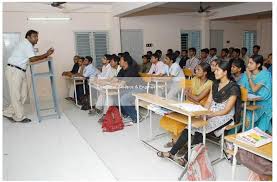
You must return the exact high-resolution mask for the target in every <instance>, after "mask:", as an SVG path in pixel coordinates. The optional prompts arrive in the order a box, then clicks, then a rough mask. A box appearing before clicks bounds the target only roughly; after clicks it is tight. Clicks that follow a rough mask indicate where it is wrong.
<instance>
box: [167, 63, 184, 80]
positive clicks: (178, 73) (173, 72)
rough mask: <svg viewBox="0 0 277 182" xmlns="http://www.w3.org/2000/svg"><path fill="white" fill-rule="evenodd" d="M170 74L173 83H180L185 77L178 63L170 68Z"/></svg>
mask: <svg viewBox="0 0 277 182" xmlns="http://www.w3.org/2000/svg"><path fill="white" fill-rule="evenodd" d="M168 73H169V76H173V79H172V80H173V81H180V78H182V77H185V75H184V72H183V70H182V69H181V67H180V65H179V64H177V63H176V62H175V63H173V64H172V65H171V66H170V68H169V70H168Z"/></svg>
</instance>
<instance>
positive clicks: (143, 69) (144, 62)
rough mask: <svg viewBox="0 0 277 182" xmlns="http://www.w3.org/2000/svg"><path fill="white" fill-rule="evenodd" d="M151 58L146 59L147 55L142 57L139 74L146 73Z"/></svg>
mask: <svg viewBox="0 0 277 182" xmlns="http://www.w3.org/2000/svg"><path fill="white" fill-rule="evenodd" d="M150 59H151V57H148V56H147V55H143V56H142V66H141V69H140V72H141V73H148V72H149V70H150V68H151V62H150Z"/></svg>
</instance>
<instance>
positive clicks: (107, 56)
mask: <svg viewBox="0 0 277 182" xmlns="http://www.w3.org/2000/svg"><path fill="white" fill-rule="evenodd" d="M105 57H106V58H107V60H108V61H111V60H112V59H113V56H112V55H110V54H105Z"/></svg>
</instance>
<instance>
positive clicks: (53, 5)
mask: <svg viewBox="0 0 277 182" xmlns="http://www.w3.org/2000/svg"><path fill="white" fill-rule="evenodd" d="M65 3H66V2H52V3H51V4H50V5H51V6H52V7H54V8H60V9H64V8H65V6H62V4H65Z"/></svg>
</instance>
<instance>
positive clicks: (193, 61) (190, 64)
mask: <svg viewBox="0 0 277 182" xmlns="http://www.w3.org/2000/svg"><path fill="white" fill-rule="evenodd" d="M199 63H200V61H199V59H197V58H196V57H192V58H190V59H188V60H187V62H186V68H188V69H190V70H191V71H192V72H193V73H194V69H195V68H196V66H197V65H198V64H199Z"/></svg>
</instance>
